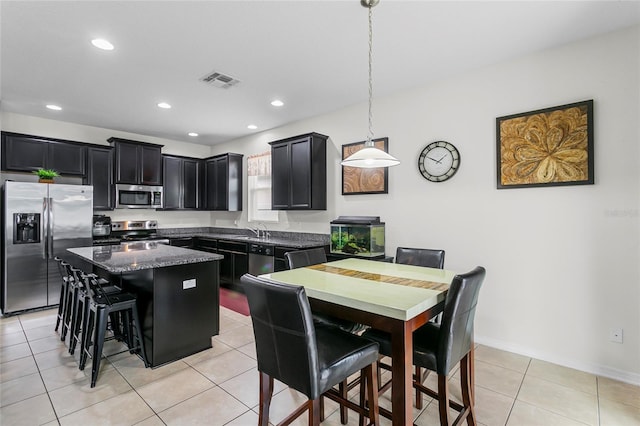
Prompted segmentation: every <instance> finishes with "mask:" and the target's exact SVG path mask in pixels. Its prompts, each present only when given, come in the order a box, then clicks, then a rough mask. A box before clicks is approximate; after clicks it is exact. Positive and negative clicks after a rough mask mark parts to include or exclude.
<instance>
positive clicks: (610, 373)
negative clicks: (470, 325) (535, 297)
mask: <svg viewBox="0 0 640 426" xmlns="http://www.w3.org/2000/svg"><path fill="white" fill-rule="evenodd" d="M475 342H476V343H479V344H481V345H485V346H491V347H492V348H496V349H500V350H503V351H507V352H513V353H515V354H518V355H524V356H528V357H531V358H535V359H539V360H541V361H546V362H551V363H553V364H558V365H562V366H564V367H569V368H573V369H575V370H580V371H584V372H586V373H591V374H595V375H598V376H603V377H607V378H610V379H614V380H619V381H621V382H625V383H629V384H632V385H636V386H640V374H638V373H634V372H631V371H624V370H620V369H617V368H612V367H609V366H606V365H599V364H589V363H581V362H576V360H574V359H565V358H560V357H558V356H556V355H554V354H550V353H547V352H540V351H537V350H535V349H533V348H530V347H524V346H519V345H514V344H512V343H508V342H504V341H502V340H497V339H492V338H489V337H484V336H478V335H476V336H475Z"/></svg>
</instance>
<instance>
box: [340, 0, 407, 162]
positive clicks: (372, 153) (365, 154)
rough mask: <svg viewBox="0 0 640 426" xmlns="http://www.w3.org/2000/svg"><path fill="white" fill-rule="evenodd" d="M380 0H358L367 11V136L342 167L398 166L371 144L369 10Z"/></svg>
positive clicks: (370, 40)
mask: <svg viewBox="0 0 640 426" xmlns="http://www.w3.org/2000/svg"><path fill="white" fill-rule="evenodd" d="M379 2H380V0H360V4H361V5H362V6H364V7H366V8H367V9H369V134H368V135H367V141H366V142H365V143H364V148H362V149H361V150H359V151H357V152H355V153H353V154H352V155H350V156H349V157H348V158H345V159H344V160H343V161H342V163H341V164H342V165H343V166H349V167H361V168H374V167H391V166H396V165H398V164H400V161H399V160H397V159H396V158H395V157H393V156H391V155H389V154H388V153H386V152H384V151H383V150H381V149H378V148H376V147H375V146H374V144H373V125H372V122H373V113H372V112H371V104H372V103H373V83H372V78H371V65H372V59H371V57H372V55H371V53H372V46H373V23H372V20H371V15H372V13H371V10H372V9H373V7H374V6H376V5H377V4H378V3H379Z"/></svg>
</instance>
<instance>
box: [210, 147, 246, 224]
mask: <svg viewBox="0 0 640 426" xmlns="http://www.w3.org/2000/svg"><path fill="white" fill-rule="evenodd" d="M242 157H243V156H242V155H241V154H232V153H227V154H222V155H216V156H215V157H209V158H206V159H205V160H204V161H205V197H204V198H205V209H206V210H227V211H242Z"/></svg>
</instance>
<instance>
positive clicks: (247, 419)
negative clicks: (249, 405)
mask: <svg viewBox="0 0 640 426" xmlns="http://www.w3.org/2000/svg"><path fill="white" fill-rule="evenodd" d="M257 424H258V414H257V413H255V412H254V411H247V412H245V413H244V414H242V415H241V416H239V417H236V418H235V419H233V420H231V421H230V422H229V423H227V424H226V425H225V426H248V425H252V426H253V425H257Z"/></svg>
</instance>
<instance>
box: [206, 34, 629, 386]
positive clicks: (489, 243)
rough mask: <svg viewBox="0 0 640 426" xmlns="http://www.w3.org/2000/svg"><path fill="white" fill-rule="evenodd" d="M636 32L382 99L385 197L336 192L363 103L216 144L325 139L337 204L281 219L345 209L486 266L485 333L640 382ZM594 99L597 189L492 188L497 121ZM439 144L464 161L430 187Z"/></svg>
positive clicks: (377, 107) (398, 241) (307, 220)
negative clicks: (387, 159) (427, 165)
mask: <svg viewBox="0 0 640 426" xmlns="http://www.w3.org/2000/svg"><path fill="white" fill-rule="evenodd" d="M639 37H640V36H639V31H638V28H633V29H628V30H624V31H621V32H617V33H614V34H609V35H606V36H603V37H599V38H595V39H590V40H586V41H583V42H579V43H575V44H571V45H567V46H564V47H561V48H557V49H553V50H548V51H544V52H539V53H536V54H533V55H529V56H526V57H523V58H521V59H519V60H515V61H510V62H507V63H502V64H498V65H495V66H491V67H487V68H483V69H479V70H476V71H475V72H471V73H466V74H464V75H459V76H452V77H451V78H450V79H448V80H446V81H440V82H437V83H435V84H431V85H428V86H425V87H421V88H416V89H415V90H412V91H409V92H405V93H398V94H396V95H394V96H391V97H387V98H377V99H375V101H374V131H375V134H376V136H377V137H382V136H388V137H389V147H390V152H391V153H392V154H393V155H394V156H396V157H397V158H399V159H400V160H401V161H402V164H401V165H400V166H397V167H394V168H391V169H390V170H389V194H388V195H357V196H355V195H352V196H342V195H341V190H340V185H341V180H340V179H341V178H340V173H341V171H340V166H339V151H340V146H341V145H342V144H345V143H351V142H357V141H360V140H363V139H364V136H365V135H366V128H367V127H366V126H367V124H366V110H365V106H364V105H359V106H355V107H352V108H349V109H346V110H342V111H338V112H336V113H333V114H328V115H325V116H321V117H315V118H313V119H310V120H305V121H302V122H298V123H295V124H292V125H289V126H285V127H282V128H278V129H275V130H272V131H269V132H264V133H261V134H258V135H255V136H252V137H249V138H244V139H240V140H236V141H232V142H230V143H227V144H224V145H219V146H216V147H214V152H215V153H218V152H226V151H234V152H241V153H244V154H252V153H257V152H261V151H264V150H265V149H266V148H267V145H266V143H267V142H269V141H273V140H277V139H279V138H284V137H289V136H293V135H297V134H301V133H306V132H310V131H316V132H319V133H324V134H326V135H329V136H330V137H331V139H330V141H331V149H330V150H329V169H328V172H329V176H330V182H329V188H330V191H329V200H328V201H329V203H328V205H329V208H328V210H327V211H326V212H313V213H308V212H307V213H304V212H299V213H283V212H281V213H280V215H281V218H282V219H283V220H284V223H283V224H281V225H279V226H278V228H282V229H292V230H296V229H308V230H312V231H315V232H324V233H326V232H328V222H329V221H330V220H331V219H333V218H335V217H337V216H338V215H379V216H381V218H382V219H383V220H384V221H385V222H386V224H387V228H386V231H387V234H386V235H387V253H388V254H392V253H393V252H394V250H395V248H396V247H397V246H415V247H434V248H443V249H445V250H446V267H447V268H449V269H454V270H457V271H466V270H469V269H471V268H473V267H474V266H476V265H483V266H485V267H486V268H487V271H488V274H487V279H486V281H485V285H484V288H483V290H482V293H481V299H480V305H479V311H478V316H477V322H476V337H477V340H478V341H479V342H481V343H486V344H489V345H491V346H495V347H500V348H504V349H507V350H512V351H515V352H518V353H522V354H526V355H531V356H535V357H537V358H540V359H543V360H549V361H552V362H555V363H559V364H563V365H567V366H571V367H574V368H577V369H581V370H585V371H590V372H595V373H599V374H603V375H607V376H610V377H617V378H620V379H623V380H626V381H630V382H634V383H640V363H639V362H638V360H640V316H639V311H640V291H639V288H640V285H639V284H640V279H639V278H640V270H639V266H638V260H639V254H640V253H639V241H640V238H639V236H640V233H639V229H638V228H639V226H638V225H639V216H640V209H639V207H640V200H639V190H640V185H639V180H640V174H639V172H638V165H639V160H640V153H639V150H638V140H639V136H640V131H639V129H638V117H639V114H640V108H639V93H640V85H639V82H638V79H639V77H638V76H639V75H640V67H639V60H640V46H639ZM400 66H401V64H400ZM587 99H593V100H594V115H595V125H594V126H595V181H596V184H595V185H585V186H568V187H549V188H529V189H504V190H497V189H496V147H495V146H496V142H495V140H496V134H495V119H496V117H499V116H504V115H509V114H514V113H518V112H525V111H530V110H535V109H539V108H545V107H551V106H556V105H562V104H566V103H571V102H576V101H581V100H587ZM440 139H443V140H447V141H449V142H451V143H453V144H454V145H456V146H457V147H458V149H459V150H460V153H461V168H460V170H459V171H458V173H457V174H456V175H455V176H454V177H453V178H452V179H451V180H450V181H448V182H444V183H431V182H428V181H426V180H425V179H423V178H422V177H421V176H420V174H419V172H418V170H417V158H418V155H419V153H420V151H421V150H422V148H424V146H426V145H427V144H428V143H429V142H432V141H435V140H440ZM239 147H242V149H239ZM245 218H246V215H245V214H243V215H242V218H241V219H242V220H244V219H245ZM613 327H623V328H624V343H623V344H616V343H612V342H610V341H609V331H610V329H611V328H613Z"/></svg>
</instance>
